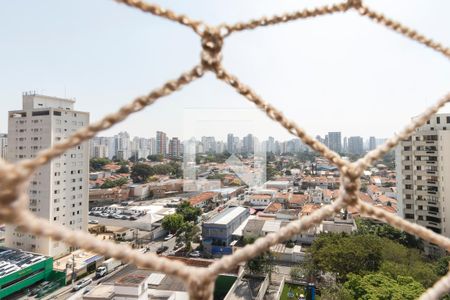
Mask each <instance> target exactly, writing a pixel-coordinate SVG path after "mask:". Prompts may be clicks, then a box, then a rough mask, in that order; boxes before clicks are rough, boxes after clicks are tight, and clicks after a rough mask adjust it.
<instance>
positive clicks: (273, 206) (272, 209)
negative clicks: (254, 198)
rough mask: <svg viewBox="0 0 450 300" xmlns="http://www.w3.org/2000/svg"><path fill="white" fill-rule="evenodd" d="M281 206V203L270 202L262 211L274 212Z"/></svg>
mask: <svg viewBox="0 0 450 300" xmlns="http://www.w3.org/2000/svg"><path fill="white" fill-rule="evenodd" d="M282 208H283V205H282V204H281V203H278V202H271V203H270V204H269V206H267V208H266V209H265V210H264V212H270V213H276V212H277V211H279V210H280V209H282Z"/></svg>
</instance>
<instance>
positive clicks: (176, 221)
mask: <svg viewBox="0 0 450 300" xmlns="http://www.w3.org/2000/svg"><path fill="white" fill-rule="evenodd" d="M184 223H185V222H184V218H183V216H182V215H180V214H176V213H175V214H171V215H167V216H165V217H164V219H163V220H162V223H161V226H162V227H163V228H164V230H167V231H169V232H170V233H175V232H177V231H178V230H179V229H180V228H181V227H182V226H183V224H184Z"/></svg>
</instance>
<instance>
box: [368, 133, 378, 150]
mask: <svg viewBox="0 0 450 300" xmlns="http://www.w3.org/2000/svg"><path fill="white" fill-rule="evenodd" d="M376 147H377V140H376V139H375V137H374V136H371V137H370V138H369V151H370V150H374V149H375V148H376Z"/></svg>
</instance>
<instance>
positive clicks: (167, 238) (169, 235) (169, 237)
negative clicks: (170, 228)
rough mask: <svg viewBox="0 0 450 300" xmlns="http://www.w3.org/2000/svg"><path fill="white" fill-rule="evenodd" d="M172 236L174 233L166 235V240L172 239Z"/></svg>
mask: <svg viewBox="0 0 450 300" xmlns="http://www.w3.org/2000/svg"><path fill="white" fill-rule="evenodd" d="M171 238H173V234H168V235H167V236H166V237H164V240H165V241H168V240H170V239H171Z"/></svg>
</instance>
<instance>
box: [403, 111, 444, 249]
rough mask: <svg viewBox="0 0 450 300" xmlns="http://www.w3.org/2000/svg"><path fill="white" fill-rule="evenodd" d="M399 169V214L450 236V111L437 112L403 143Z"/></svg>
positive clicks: (432, 247)
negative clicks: (444, 112)
mask: <svg viewBox="0 0 450 300" xmlns="http://www.w3.org/2000/svg"><path fill="white" fill-rule="evenodd" d="M396 169H397V170H396V171H397V192H398V201H399V214H400V215H402V216H403V217H404V218H405V219H406V220H408V221H411V222H414V223H417V224H420V225H423V226H425V227H426V228H428V229H430V230H432V231H434V232H436V233H439V234H443V235H444V236H446V237H450V114H437V115H434V116H433V117H432V118H431V119H430V121H428V123H427V124H426V125H424V126H422V127H420V128H419V129H417V130H416V132H414V134H413V135H412V136H411V137H410V138H409V139H407V140H405V141H402V142H401V143H400V145H399V146H398V147H397V149H396ZM425 246H426V247H425V250H426V251H427V252H428V253H430V254H434V252H435V251H438V249H437V248H435V247H434V246H432V245H430V244H427V243H426V244H425Z"/></svg>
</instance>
